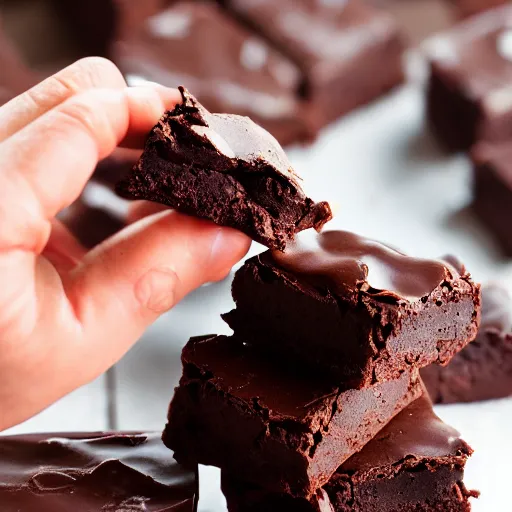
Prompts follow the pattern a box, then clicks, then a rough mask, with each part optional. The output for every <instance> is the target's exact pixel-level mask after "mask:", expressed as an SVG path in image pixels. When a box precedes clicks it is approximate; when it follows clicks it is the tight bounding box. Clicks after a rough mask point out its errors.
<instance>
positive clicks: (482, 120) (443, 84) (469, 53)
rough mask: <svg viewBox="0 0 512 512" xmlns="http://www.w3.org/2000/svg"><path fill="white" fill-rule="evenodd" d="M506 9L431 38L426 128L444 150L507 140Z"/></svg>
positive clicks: (511, 96)
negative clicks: (427, 126) (431, 131)
mask: <svg viewBox="0 0 512 512" xmlns="http://www.w3.org/2000/svg"><path fill="white" fill-rule="evenodd" d="M511 25H512V5H509V6H505V7H500V8H497V9H493V10H491V11H488V12H486V13H484V14H481V15H479V16H476V17H472V18H470V19H469V20H467V21H465V22H463V23H460V24H459V25H457V26H456V27H454V28H453V29H452V30H450V31H448V32H446V33H444V34H440V35H438V36H434V37H433V38H432V39H430V40H429V41H428V42H427V43H426V44H425V50H426V53H427V55H428V58H429V60H430V82H429V85H428V92H427V114H428V119H429V123H430V125H431V127H432V129H433V131H434V133H435V134H436V136H437V138H438V139H439V141H440V143H441V144H442V145H443V146H445V147H446V148H447V149H449V150H467V149H469V148H470V147H471V146H472V145H473V144H474V143H475V142H478V141H482V140H484V141H503V140H507V139H511V138H512V85H511V84H512V31H511V30H510V26H511Z"/></svg>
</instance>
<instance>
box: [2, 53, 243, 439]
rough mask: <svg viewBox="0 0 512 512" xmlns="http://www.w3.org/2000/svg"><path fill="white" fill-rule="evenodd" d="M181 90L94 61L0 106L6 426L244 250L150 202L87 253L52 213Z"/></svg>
mask: <svg viewBox="0 0 512 512" xmlns="http://www.w3.org/2000/svg"><path fill="white" fill-rule="evenodd" d="M178 98H179V96H178V92H177V91H175V90H172V89H166V88H163V87H157V86H154V87H140V88H128V87H127V86H126V83H125V81H124V79H123V77H122V76H121V74H120V72H119V71H118V70H117V68H116V67H115V66H114V65H113V64H112V63H110V62H109V61H106V60H103V59H98V58H91V59H85V60H82V61H79V62H77V63H76V64H74V65H72V66H70V67H68V68H66V69H65V70H63V71H61V72H60V73H58V74H57V75H55V76H53V77H52V78H49V79H47V80H45V81H44V82H42V83H41V84H39V85H37V86H36V87H34V88H33V89H32V90H30V91H28V92H26V93H24V94H22V95H21V96H19V97H17V98H15V99H14V100H12V101H11V102H9V103H7V104H6V105H4V106H3V107H1V108H0V431H1V430H3V429H6V428H8V427H11V426H13V425H16V424H18V423H20V422H22V421H24V420H26V419H28V418H30V417H31V416H33V415H34V414H36V413H38V412H39V411H41V410H43V409H44V408H46V407H47V406H49V405H50V404H52V403H53V402H55V401H56V400H58V399H59V398H61V397H62V396H64V395H66V394H67V393H69V392H70V391H72V390H74V389H76V388H77V387H79V386H81V385H83V384H86V383H87V382H90V381H91V380H93V379H95V378H96V377H97V376H99V375H101V374H102V373H103V372H104V371H105V370H107V369H108V368H109V367H110V366H111V365H112V364H114V363H115V362H116V361H117V360H119V359H120V358H121V357H122V356H123V355H124V354H125V353H126V351H127V350H128V349H129V348H130V347H131V346H132V345H133V344H134V343H135V342H136V341H137V339H138V338H139V337H140V335H141V334H142V333H143V332H144V330H145V329H146V328H147V327H148V326H149V325H150V324H151V323H152V322H154V321H155V320H156V319H157V318H158V317H159V316H160V315H161V314H162V313H164V312H166V311H168V310H169V309H171V308H172V307H173V306H174V305H175V304H176V303H177V302H179V301H180V300H181V299H182V298H183V297H184V296H185V295H186V294H187V293H189V292H190V291H192V290H193V289H195V288H197V287H198V286H200V285H202V284H203V283H205V282H208V281H215V280H219V279H222V278H223V277H225V276H226V275H227V274H228V272H229V270H230V269H231V267H232V266H233V264H235V263H236V262H237V261H238V260H240V259H241V258H242V257H243V256H244V255H245V253H246V252H247V250H248V248H249V243H250V241H249V239H248V238H247V237H246V236H245V235H243V234H241V233H239V232H237V231H235V230H232V229H229V228H221V227H219V226H216V225H214V224H212V223H209V222H207V221H202V220H199V219H194V218H191V217H187V216H184V215H181V214H179V213H177V212H175V211H171V210H163V211H161V209H160V211H158V210H159V209H158V208H154V207H152V206H151V205H150V206H148V204H140V205H138V206H137V207H136V208H134V209H133V211H132V216H133V218H134V220H135V222H133V223H132V224H131V225H130V226H129V227H128V228H126V229H124V230H122V231H121V232H119V233H118V234H116V235H115V236H114V237H112V238H110V239H109V240H107V241H105V242H103V243H102V244H100V245H99V246H97V247H96V248H94V249H93V250H92V251H89V252H87V251H86V249H85V248H83V247H82V246H81V245H80V244H79V242H78V241H77V240H76V239H75V238H74V237H73V236H72V235H71V234H70V232H69V231H68V230H67V229H66V228H65V227H64V226H63V225H62V224H61V223H60V222H59V221H58V220H56V218H55V216H56V214H57V213H58V212H59V211H61V210H62V209H63V208H65V207H66V206H68V205H70V204H71V203H72V202H73V201H74V200H75V199H76V198H77V197H78V196H79V195H80V193H81V191H82V189H83V188H84V186H85V184H86V183H87V181H88V180H89V178H90V176H91V174H92V172H93V171H94V168H95V166H96V164H97V162H98V161H99V160H100V159H102V158H104V157H106V156H107V155H109V154H110V153H111V152H112V151H113V150H114V149H115V148H116V146H118V145H123V146H124V147H134V148H138V147H141V145H142V143H143V140H144V136H145V135H146V134H147V133H148V131H149V130H150V129H151V127H152V126H153V125H154V124H155V123H156V122H157V121H158V119H159V117H160V116H161V114H162V113H163V112H164V111H165V110H166V109H169V108H172V106H173V105H174V104H175V102H176V101H178ZM155 212H156V213H155Z"/></svg>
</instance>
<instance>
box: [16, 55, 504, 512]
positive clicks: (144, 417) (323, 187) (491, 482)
mask: <svg viewBox="0 0 512 512" xmlns="http://www.w3.org/2000/svg"><path fill="white" fill-rule="evenodd" d="M410 64H411V74H412V75H413V76H415V77H418V76H420V75H421V72H420V73H419V74H418V73H417V72H416V71H421V66H418V62H417V61H416V58H413V59H412V60H411V62H410ZM289 154H290V157H291V160H292V163H293V164H294V165H295V167H296V169H297V170H298V172H299V173H300V174H301V175H302V176H303V178H304V180H305V188H306V189H307V191H308V192H309V193H310V194H311V195H312V196H313V198H314V199H317V200H324V199H328V200H330V201H332V203H333V204H334V205H335V207H336V208H337V209H338V211H337V215H336V218H335V219H334V221H333V222H332V223H331V224H330V227H331V228H333V227H339V228H343V229H348V230H353V231H356V232H358V233H360V234H363V235H366V236H370V237H373V238H377V239H380V240H383V241H386V242H388V243H391V244H394V245H395V246H397V247H400V248H401V249H403V250H404V251H406V252H408V253H410V254H411V255H415V256H422V257H437V256H441V255H445V254H448V253H451V254H455V255H457V256H459V257H460V258H461V259H462V261H463V262H464V263H465V264H466V265H467V267H468V269H469V270H470V271H471V272H472V273H473V275H474V277H475V279H476V280H478V281H482V282H485V281H488V280H490V279H497V280H500V281H502V282H505V283H509V288H510V289H511V290H512V263H511V262H510V261H506V260H504V259H503V258H502V257H500V254H499V251H498V250H497V247H496V246H495V245H493V241H492V239H491V237H490V236H489V235H488V234H487V233H486V231H485V230H484V228H483V227H482V226H480V225H479V223H478V221H477V220H476V219H475V218H474V217H473V215H472V213H471V210H470V208H469V207H468V206H469V203H470V201H471V167H470V165H469V162H468V161H467V159H466V158H465V157H464V156H463V155H456V156H446V155H443V154H442V153H441V152H440V151H439V150H438V149H437V148H436V145H435V143H434V141H433V140H432V139H431V137H430V136H429V135H428V133H427V132H426V130H425V129H424V126H423V91H422V87H421V84H420V81H419V79H418V78H416V79H413V80H411V81H410V83H409V84H408V85H407V86H404V87H402V88H400V89H399V90H398V91H396V92H395V93H393V94H391V95H389V96H387V97H386V98H384V99H382V100H380V101H378V102H376V103H374V104H372V105H371V106H369V107H367V108H365V109H361V110H359V111H358V112H357V113H355V114H353V115H351V116H348V117H346V118H344V119H343V120H341V121H340V122H338V123H337V124H335V125H333V126H331V127H329V128H328V129H327V130H325V132H324V133H323V134H322V135H321V137H320V138H319V139H318V141H317V142H316V143H315V144H314V145H313V146H311V147H309V148H304V149H302V148H301V149H293V150H291V151H290V152H289ZM260 250H261V247H259V246H256V245H254V246H253V248H252V250H251V254H254V253H256V252H259V251H260ZM231 307H232V301H231V295H230V279H228V280H225V281H224V282H222V283H218V284H214V285H209V286H205V287H203V288H201V289H200V290H198V291H196V292H195V293H194V294H192V295H191V296H189V297H188V298H187V299H186V300H184V301H183V302H182V303H181V304H180V305H179V306H178V307H176V308H175V310H174V311H172V312H171V313H169V314H168V315H166V316H165V317H164V318H162V319H161V320H160V321H159V322H157V323H156V324H155V325H154V326H153V327H152V328H151V329H150V330H149V331H148V332H147V334H146V335H145V336H144V338H143V339H142V340H141V342H140V343H139V344H138V345H137V346H136V347H135V348H134V349H133V350H132V351H131V352H130V353H129V354H128V355H127V356H126V357H125V358H124V359H123V360H122V361H121V362H120V363H119V365H118V366H117V368H116V373H117V394H116V396H117V409H118V411H117V418H118V425H119V428H121V429H128V430H133V429H135V430H138V429H141V430H161V429H162V428H163V425H164V423H165V416H166V410H167V406H168V403H169V401H170V398H171V396H172V392H173V387H174V386H175V385H176V383H177V381H178V379H179V376H180V372H181V368H180V360H179V356H180V350H181V347H182V346H183V344H184V343H185V342H186V341H187V340H188V338H189V337H190V336H192V335H199V334H208V333H220V332H228V329H227V327H226V326H225V325H224V324H223V322H222V321H221V320H220V318H219V315H220V313H223V312H226V311H229V310H230V309H231ZM105 389H106V386H105V378H104V377H102V378H100V379H98V380H97V381H96V382H94V383H92V384H90V385H89V386H86V387H84V388H82V389H80V390H78V391H76V392H75V393H73V394H72V395H70V396H69V397H66V398H65V399H63V400H62V401H61V402H59V403H58V404H56V405H54V406H53V407H51V408H50V409H48V410H47V411H45V412H44V413H42V414H41V415H40V416H38V417H36V418H34V419H32V420H30V421H29V422H27V423H25V424H24V425H21V426H19V427H17V428H15V429H13V430H12V431H11V432H22V431H24V432H26V431H55V430H60V431H65V430H101V429H106V428H108V421H107V408H108V407H107V397H106V392H105ZM437 411H438V413H439V414H440V416H441V417H442V418H443V419H445V420H446V421H448V422H449V423H450V424H452V425H453V426H455V427H456V428H458V429H459V430H460V431H461V432H462V434H463V436H464V437H465V439H466V440H467V441H468V442H469V443H470V444H471V445H472V446H473V448H474V449H475V455H474V457H473V459H472V461H471V462H470V464H469V465H468V468H467V478H466V481H467V485H468V487H470V488H477V489H479V490H480V491H482V496H481V498H480V500H478V501H477V502H475V504H474V510H475V511H477V512H478V511H480V512H510V511H511V510H512V505H511V502H510V498H509V492H510V491H509V486H510V477H511V476H512V472H511V471H510V469H509V468H510V466H509V464H510V460H512V441H511V437H510V434H511V431H512V427H511V425H512V399H506V400H501V401H496V402H487V403H481V404H471V405H457V406H445V407H438V408H437ZM201 476H202V479H201V493H202V496H201V505H200V509H201V510H202V511H209V512H221V511H224V510H225V505H224V502H223V499H222V496H221V495H220V493H219V491H218V480H217V477H218V474H217V472H216V470H212V469H211V468H209V469H205V470H202V472H201Z"/></svg>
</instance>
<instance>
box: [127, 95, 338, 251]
mask: <svg viewBox="0 0 512 512" xmlns="http://www.w3.org/2000/svg"><path fill="white" fill-rule="evenodd" d="M180 91H181V94H182V98H183V101H182V102H181V103H180V104H178V105H177V106H176V107H175V109H174V110H172V111H170V112H167V113H166V114H165V115H164V117H162V119H161V120H160V122H159V123H158V124H157V125H156V126H155V128H153V130H152V131H151V133H150V135H149V138H148V140H147V143H146V147H145V150H144V153H143V155H142V157H141V159H140V161H139V163H138V164H137V165H136V166H135V168H134V170H133V171H132V173H131V174H130V175H129V176H128V177H127V179H126V180H125V181H122V182H121V183H120V184H119V185H118V186H117V191H118V193H119V194H120V195H122V196H124V197H126V198H130V199H146V200H149V201H156V202H159V203H163V204H166V205H168V206H171V207H172V208H175V209H177V210H179V211H181V212H184V213H187V214H190V215H195V216H197V217H202V218H205V219H209V220H212V221H213V222H215V223H217V224H220V225H223V226H230V227H233V228H236V229H239V230H240V231H243V232H244V233H246V234H247V235H249V236H250V237H251V238H253V239H254V240H256V241H257V242H260V243H262V244H264V245H266V246H267V247H270V248H272V249H279V250H283V249H284V248H285V246H286V243H287V242H289V241H290V240H292V239H293V238H294V236H295V234H296V233H297V232H299V231H302V230H304V229H308V228H311V227H314V228H316V229H317V230H320V229H321V227H322V226H323V225H324V224H325V223H326V222H327V221H329V220H330V219H331V210H330V208H329V205H328V204H327V203H325V202H324V203H314V202H313V201H312V200H311V199H309V198H308V197H306V195H305V194H304V192H303V190H302V188H301V185H300V181H299V180H300V179H299V178H298V176H297V175H296V174H295V172H294V170H293V169H292V167H291V165H290V163H289V161H288V158H287V157H286V155H285V153H284V151H283V149H282V148H281V146H280V145H279V144H278V142H277V141H276V140H275V139H274V137H272V136H271V135H270V134H269V133H268V132H266V131H265V130H264V129H263V128H261V127H260V126H258V125H257V124H255V123H254V122H253V121H251V120H250V119H249V118H248V117H241V116H236V115H229V114H211V113H210V112H208V111H207V110H206V109H205V108H204V107H203V106H202V105H201V104H200V103H199V102H198V101H197V100H196V99H195V98H194V97H193V96H191V95H190V94H189V93H188V91H187V90H186V89H184V88H182V87H181V88H180Z"/></svg>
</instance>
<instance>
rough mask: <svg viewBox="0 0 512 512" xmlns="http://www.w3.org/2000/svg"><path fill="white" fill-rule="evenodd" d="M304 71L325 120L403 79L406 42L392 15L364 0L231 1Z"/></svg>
mask: <svg viewBox="0 0 512 512" xmlns="http://www.w3.org/2000/svg"><path fill="white" fill-rule="evenodd" d="M226 4H227V7H228V9H229V10H230V11H231V12H233V13H234V14H235V15H236V16H238V17H239V18H240V19H241V20H242V21H243V22H245V23H246V24H247V25H248V26H250V27H252V28H254V29H255V30H257V31H258V32H259V33H261V34H262V35H263V36H264V37H266V38H267V39H268V40H269V41H271V42H272V44H273V45H274V46H275V47H276V48H279V49H280V51H281V52H282V53H283V55H286V56H287V57H289V58H290V59H292V60H293V61H294V62H295V63H296V64H297V66H298V67H299V68H300V69H301V71H302V89H301V92H302V94H303V96H304V97H305V98H306V99H308V100H310V101H311V102H313V103H314V104H315V105H316V106H317V107H318V108H319V110H320V113H321V116H322V117H321V119H322V122H323V123H328V122H330V121H334V120H335V119H337V118H338V117H339V116H341V115H343V114H345V113H347V112H349V111H351V110H353V109H355V108H356V107H358V106H360V105H364V104H365V103H368V102H370V101H371V100H373V99H375V98H376V97H378V96H380V95H381V94H383V93H384V92H386V91H388V90H389V89H391V88H393V87H394V86H396V85H398V84H400V83H401V82H402V81H403V78H404V75H403V69H402V53H403V49H404V44H403V41H402V37H401V35H400V33H399V30H398V28H397V24H396V23H395V21H394V20H393V17H392V16H390V15H389V14H388V13H386V12H384V11H382V10H379V9H375V8H374V7H372V6H368V5H366V4H364V3H363V2H360V1H359V0H347V1H346V2H325V1H321V0H279V1H278V2H276V1H275V0H259V1H257V2H254V1H251V0H226Z"/></svg>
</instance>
